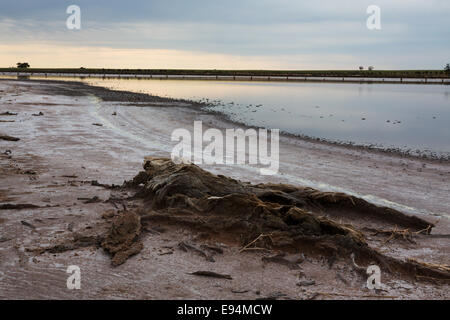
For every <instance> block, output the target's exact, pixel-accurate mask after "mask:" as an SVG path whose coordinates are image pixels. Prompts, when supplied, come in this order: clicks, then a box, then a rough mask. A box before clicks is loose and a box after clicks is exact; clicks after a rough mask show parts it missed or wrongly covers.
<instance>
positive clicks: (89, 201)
mask: <svg viewBox="0 0 450 320" xmlns="http://www.w3.org/2000/svg"><path fill="white" fill-rule="evenodd" d="M77 200H81V201H83V203H85V204H86V203H98V202H102V201H103V200H102V199H100V198H99V197H97V196H94V197H92V198H77Z"/></svg>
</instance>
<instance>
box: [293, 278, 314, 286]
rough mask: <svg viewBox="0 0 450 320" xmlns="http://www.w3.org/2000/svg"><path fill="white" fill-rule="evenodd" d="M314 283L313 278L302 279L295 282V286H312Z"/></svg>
mask: <svg viewBox="0 0 450 320" xmlns="http://www.w3.org/2000/svg"><path fill="white" fill-rule="evenodd" d="M315 284H316V281H315V280H314V279H302V280H300V281H299V282H297V286H299V287H306V286H313V285H315Z"/></svg>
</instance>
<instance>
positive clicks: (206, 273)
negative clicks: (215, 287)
mask: <svg viewBox="0 0 450 320" xmlns="http://www.w3.org/2000/svg"><path fill="white" fill-rule="evenodd" d="M190 274H192V275H194V276H202V277H210V278H218V279H227V280H232V279H233V278H232V277H231V276H230V275H229V274H220V273H216V272H213V271H195V272H192V273H190Z"/></svg>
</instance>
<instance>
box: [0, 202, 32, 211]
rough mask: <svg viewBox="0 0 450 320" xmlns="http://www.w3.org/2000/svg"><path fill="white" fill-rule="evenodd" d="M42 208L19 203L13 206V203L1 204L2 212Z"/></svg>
mask: <svg viewBox="0 0 450 320" xmlns="http://www.w3.org/2000/svg"><path fill="white" fill-rule="evenodd" d="M37 208H40V207H39V206H37V205H34V204H30V203H19V204H13V203H5V204H0V210H22V209H37Z"/></svg>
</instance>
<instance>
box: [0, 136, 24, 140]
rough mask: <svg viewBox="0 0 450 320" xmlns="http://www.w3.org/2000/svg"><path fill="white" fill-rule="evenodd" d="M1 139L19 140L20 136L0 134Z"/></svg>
mask: <svg viewBox="0 0 450 320" xmlns="http://www.w3.org/2000/svg"><path fill="white" fill-rule="evenodd" d="M0 140H5V141H19V140H20V138H16V137H11V136H7V135H0Z"/></svg>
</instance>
